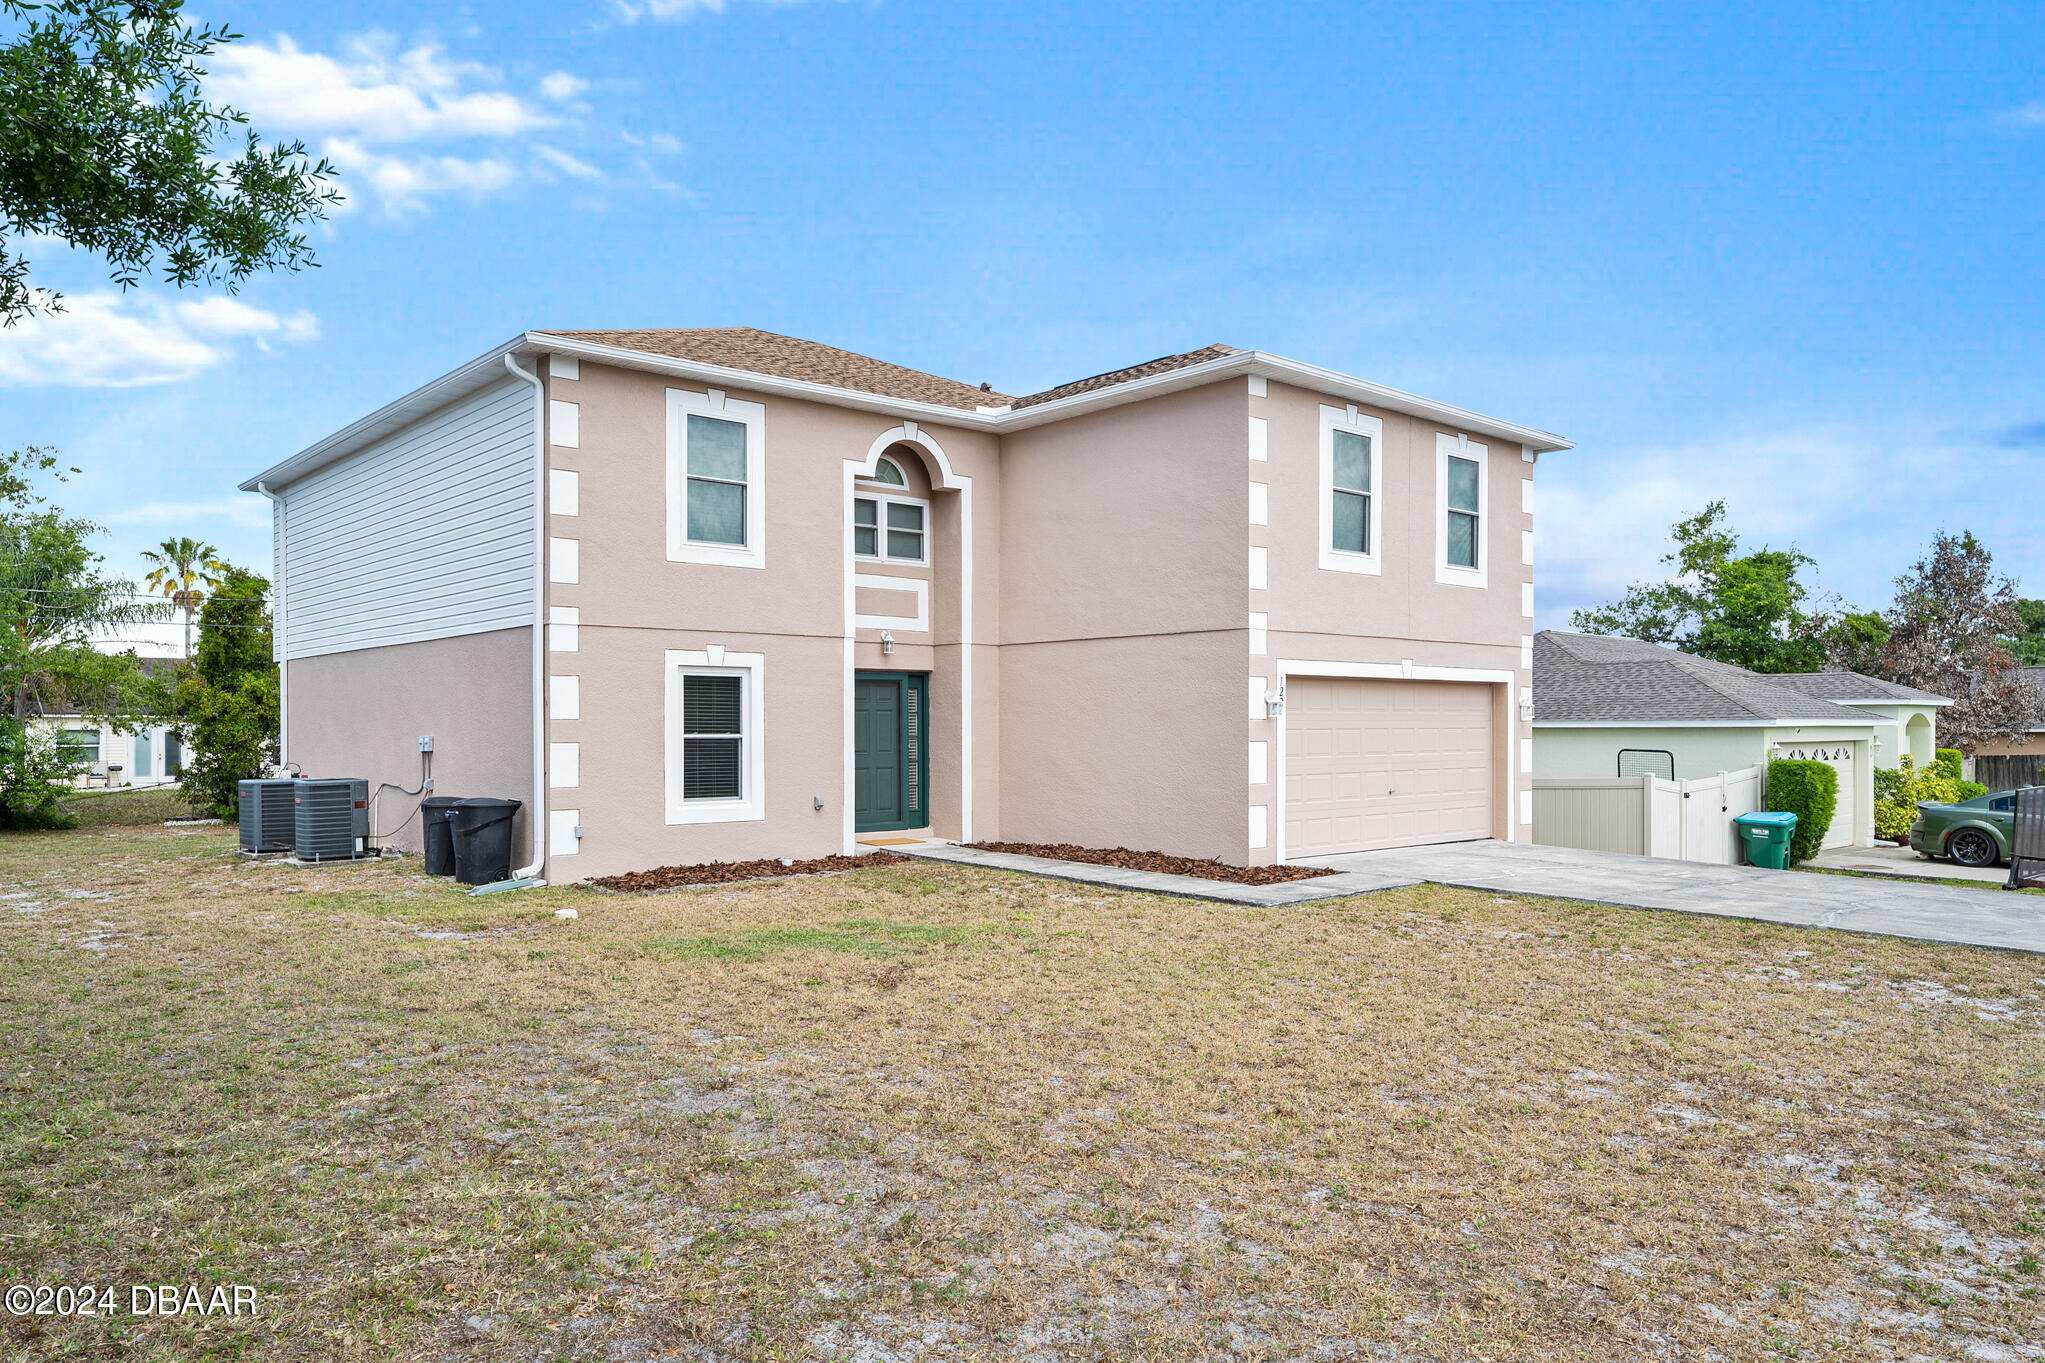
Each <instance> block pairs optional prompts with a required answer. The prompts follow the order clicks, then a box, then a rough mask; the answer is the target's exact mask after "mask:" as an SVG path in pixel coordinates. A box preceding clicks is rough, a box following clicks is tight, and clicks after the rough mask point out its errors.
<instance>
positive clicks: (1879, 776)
mask: <svg viewBox="0 0 2045 1363" xmlns="http://www.w3.org/2000/svg"><path fill="white" fill-rule="evenodd" d="M1903 761H1904V763H1905V764H1906V765H1907V764H1908V763H1909V761H1910V759H1909V758H1907V757H1906V758H1904V759H1903ZM1902 789H1903V773H1902V772H1900V771H1897V770H1896V769H1895V768H1893V767H1876V768H1875V807H1876V808H1877V809H1879V808H1881V804H1882V801H1884V800H1893V799H1895V798H1896V796H1897V794H1898V793H1899V792H1901V791H1902ZM1880 831H1881V830H1879V829H1877V830H1876V832H1877V833H1878V834H1879V832H1880Z"/></svg>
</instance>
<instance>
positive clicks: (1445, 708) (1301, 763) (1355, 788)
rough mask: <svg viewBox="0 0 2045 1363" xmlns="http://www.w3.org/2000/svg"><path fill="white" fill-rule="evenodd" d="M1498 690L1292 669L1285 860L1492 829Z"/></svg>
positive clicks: (1481, 834)
mask: <svg viewBox="0 0 2045 1363" xmlns="http://www.w3.org/2000/svg"><path fill="white" fill-rule="evenodd" d="M1491 699H1492V697H1491V688H1490V687H1489V686H1487V685H1482V684H1478V683H1471V682H1427V681H1362V680H1357V679H1355V678H1347V677H1289V678H1287V680H1286V699H1285V771H1284V773H1283V779H1284V781H1285V855H1286V857H1287V858H1295V857H1314V856H1330V855H1333V854H1335V853H1338V852H1364V851H1369V850H1371V849H1374V848H1379V847H1411V846H1416V845H1420V844H1424V843H1433V842H1467V841H1469V840H1471V839H1474V838H1488V837H1490V836H1491V810H1492V796H1493V777H1492V755H1493V752H1494V749H1493V746H1492V742H1491Z"/></svg>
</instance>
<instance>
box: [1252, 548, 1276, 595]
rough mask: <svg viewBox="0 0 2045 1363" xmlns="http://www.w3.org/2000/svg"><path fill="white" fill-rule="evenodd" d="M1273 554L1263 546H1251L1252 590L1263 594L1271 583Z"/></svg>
mask: <svg viewBox="0 0 2045 1363" xmlns="http://www.w3.org/2000/svg"><path fill="white" fill-rule="evenodd" d="M1270 562H1271V554H1270V551H1269V550H1267V549H1265V547H1264V546H1263V545H1261V544H1253V545H1251V546H1250V564H1249V568H1250V590H1251V591H1253V592H1261V591H1263V590H1264V589H1265V587H1267V586H1268V585H1269V584H1270V581H1271V569H1270Z"/></svg>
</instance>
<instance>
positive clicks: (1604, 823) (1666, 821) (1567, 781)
mask: <svg viewBox="0 0 2045 1363" xmlns="http://www.w3.org/2000/svg"><path fill="white" fill-rule="evenodd" d="M1762 774H1763V768H1761V767H1758V766H1755V767H1748V768H1746V769H1745V770H1743V771H1722V772H1720V773H1719V774H1718V775H1716V776H1707V777H1703V778H1700V779H1698V780H1694V781H1665V780H1663V779H1662V778H1661V777H1659V776H1627V777H1618V778H1599V777H1549V778H1545V779H1544V778H1541V777H1536V778H1535V779H1534V841H1535V842H1536V843H1537V844H1539V845H1541V846H1543V847H1581V848H1583V849H1584V850H1585V851H1588V852H1630V853H1633V854H1634V855H1636V856H1645V857H1669V858H1671V859H1673V860H1677V861H1707V862H1712V863H1714V864H1716V865H1720V866H1726V865H1737V864H1738V863H1739V862H1740V861H1741V860H1743V857H1742V854H1741V852H1740V840H1739V837H1738V835H1737V833H1736V831H1735V830H1734V828H1733V820H1734V819H1735V818H1737V817H1738V816H1739V815H1742V814H1750V813H1752V812H1753V811H1754V810H1757V809H1759V808H1761V796H1762V791H1761V780H1762Z"/></svg>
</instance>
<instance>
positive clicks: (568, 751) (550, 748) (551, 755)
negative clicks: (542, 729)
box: [547, 743, 582, 790]
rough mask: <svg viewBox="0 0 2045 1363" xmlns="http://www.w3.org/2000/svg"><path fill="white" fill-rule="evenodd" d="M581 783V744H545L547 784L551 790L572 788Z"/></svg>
mask: <svg viewBox="0 0 2045 1363" xmlns="http://www.w3.org/2000/svg"><path fill="white" fill-rule="evenodd" d="M581 784H582V745H581V744H580V743H549V744H548V745H547V785H548V787H549V788H550V789H552V790H573V789H574V788H575V787H576V786H579V785H581Z"/></svg>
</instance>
